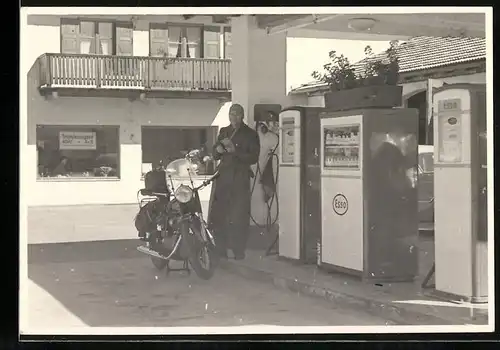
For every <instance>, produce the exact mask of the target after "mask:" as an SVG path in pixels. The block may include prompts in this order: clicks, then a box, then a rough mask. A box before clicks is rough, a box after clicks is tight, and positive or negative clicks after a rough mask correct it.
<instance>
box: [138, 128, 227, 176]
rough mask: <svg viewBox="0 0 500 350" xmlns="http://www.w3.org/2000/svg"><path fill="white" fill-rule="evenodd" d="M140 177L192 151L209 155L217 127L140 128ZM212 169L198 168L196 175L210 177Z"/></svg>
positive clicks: (209, 167) (210, 167)
mask: <svg viewBox="0 0 500 350" xmlns="http://www.w3.org/2000/svg"><path fill="white" fill-rule="evenodd" d="M141 138H142V175H143V176H144V174H145V173H147V172H148V171H150V170H151V169H152V168H153V167H156V166H158V164H159V163H160V161H163V162H164V164H165V165H167V164H168V163H170V162H172V161H174V160H176V159H179V158H183V157H184V156H185V155H186V154H187V152H189V151H191V150H193V149H200V148H202V147H204V148H205V152H204V154H205V155H210V153H211V152H212V147H213V145H214V142H215V140H216V138H217V127H210V126H209V127H162V126H147V127H146V126H145V127H142V137H141ZM212 174H213V167H212V166H208V167H200V171H199V172H198V175H212Z"/></svg>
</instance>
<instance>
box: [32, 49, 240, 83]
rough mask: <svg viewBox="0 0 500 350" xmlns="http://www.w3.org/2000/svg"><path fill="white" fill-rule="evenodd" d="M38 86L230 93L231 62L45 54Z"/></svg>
mask: <svg viewBox="0 0 500 350" xmlns="http://www.w3.org/2000/svg"><path fill="white" fill-rule="evenodd" d="M39 62H40V74H41V75H40V83H41V87H75V88H78V87H81V88H115V89H119V88H126V89H134V88H139V89H157V90H209V91H210V90H212V91H228V90H231V75H230V74H231V73H230V70H231V61H230V60H218V59H204V58H163V57H135V56H133V57H125V56H104V55H74V54H45V55H43V56H42V57H40V59H39Z"/></svg>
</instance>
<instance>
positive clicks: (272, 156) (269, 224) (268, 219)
mask: <svg viewBox="0 0 500 350" xmlns="http://www.w3.org/2000/svg"><path fill="white" fill-rule="evenodd" d="M277 149H278V143H277V144H276V146H275V147H274V148H273V150H272V151H271V152H270V153H269V158H268V161H269V160H270V161H271V164H273V163H274V160H276V177H274V176H273V181H274V192H273V194H272V196H271V198H270V199H269V200H268V201H267V202H266V206H267V217H266V223H265V224H261V223H258V222H257V221H256V220H255V218H254V216H253V215H252V210H250V219H251V220H252V222H253V223H254V224H255V226H257V227H259V228H260V229H263V230H266V231H267V232H269V231H270V229H271V228H272V227H273V226H274V224H276V222H277V221H278V217H279V210H280V209H279V200H278V196H277V187H278V178H279V158H278V155H277V154H276V150H277ZM259 163H260V162H257V168H256V174H255V176H254V178H253V183H252V188H251V192H250V196H253V193H254V191H255V185H256V184H257V179H261V176H262V170H261V169H260V164H259ZM274 201H276V216H275V218H274V219H273V218H272V216H273V213H272V211H273V210H272V208H273V203H274Z"/></svg>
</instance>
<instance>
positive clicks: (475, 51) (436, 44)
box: [294, 36, 486, 91]
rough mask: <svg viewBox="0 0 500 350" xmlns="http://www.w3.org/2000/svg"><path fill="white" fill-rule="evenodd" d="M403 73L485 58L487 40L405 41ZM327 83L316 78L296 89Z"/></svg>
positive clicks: (357, 68)
mask: <svg viewBox="0 0 500 350" xmlns="http://www.w3.org/2000/svg"><path fill="white" fill-rule="evenodd" d="M397 54H398V57H399V71H400V73H407V72H413V71H418V70H424V69H430V68H435V67H441V66H447V65H450V64H456V63H461V62H467V61H473V60H478V59H484V58H485V57H486V40H485V39H484V38H459V37H429V36H418V37H414V38H411V39H410V40H408V41H406V42H404V43H402V44H401V45H399V47H398V51H397ZM385 56H386V53H385V52H381V53H378V54H375V55H374V56H373V59H380V58H383V57H385ZM365 62H366V59H363V60H361V61H359V62H356V63H354V64H353V67H354V69H355V71H356V74H361V73H363V65H364V63H365ZM322 85H325V84H323V83H321V82H318V81H314V82H310V83H307V84H304V85H302V86H300V87H298V88H296V89H294V90H295V91H297V90H301V89H304V88H308V87H313V86H318V87H319V86H322Z"/></svg>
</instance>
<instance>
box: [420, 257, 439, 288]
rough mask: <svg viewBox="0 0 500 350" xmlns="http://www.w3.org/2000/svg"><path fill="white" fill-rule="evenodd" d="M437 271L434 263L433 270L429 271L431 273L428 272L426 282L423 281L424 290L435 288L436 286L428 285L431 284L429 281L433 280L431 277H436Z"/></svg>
mask: <svg viewBox="0 0 500 350" xmlns="http://www.w3.org/2000/svg"><path fill="white" fill-rule="evenodd" d="M435 271H436V263H435V262H434V263H433V264H432V267H431V269H430V270H429V272H427V275H426V276H425V278H424V280H423V281H422V285H421V287H422V288H424V289H425V288H432V287H434V285H431V286H430V285H429V284H428V283H429V280H430V279H431V277H432V276H433V275H434V272H435Z"/></svg>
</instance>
